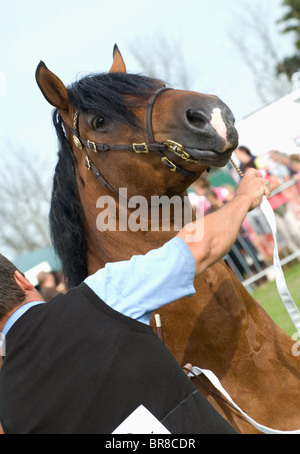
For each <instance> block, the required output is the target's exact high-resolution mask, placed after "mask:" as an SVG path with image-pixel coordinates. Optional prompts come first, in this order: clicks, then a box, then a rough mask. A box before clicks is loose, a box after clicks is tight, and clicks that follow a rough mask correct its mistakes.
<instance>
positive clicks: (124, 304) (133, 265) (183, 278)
mask: <svg viewBox="0 0 300 454" xmlns="http://www.w3.org/2000/svg"><path fill="white" fill-rule="evenodd" d="M195 273H196V263H195V259H194V257H193V255H192V253H191V251H190V249H189V248H188V246H187V245H186V243H185V242H184V241H183V240H182V239H181V238H179V237H175V238H173V239H172V240H170V241H168V242H167V243H166V244H165V245H164V246H162V247H161V248H159V249H154V250H152V251H150V252H148V253H147V254H146V255H136V256H133V257H132V258H131V259H130V260H128V261H123V262H116V263H108V264H107V265H106V266H105V267H104V268H102V269H100V270H99V271H97V272H96V273H95V274H93V275H92V276H89V277H88V278H87V279H86V280H85V283H86V284H87V285H88V286H89V287H90V288H91V289H92V290H93V291H94V292H95V293H96V294H97V295H98V296H99V297H100V298H101V299H102V300H103V301H104V302H105V303H106V304H107V305H109V306H110V307H111V308H113V309H114V310H116V311H118V312H121V313H122V314H123V315H126V316H128V317H131V318H133V319H136V320H138V321H140V322H143V323H147V324H149V322H150V315H151V313H152V312H153V311H155V310H156V309H158V308H160V307H162V306H164V305H165V304H168V303H171V302H172V301H175V300H178V299H180V298H182V297H184V296H192V295H194V294H195V293H196V291H195V288H194V279H195Z"/></svg>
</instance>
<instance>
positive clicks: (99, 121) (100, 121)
mask: <svg viewBox="0 0 300 454" xmlns="http://www.w3.org/2000/svg"><path fill="white" fill-rule="evenodd" d="M106 123H107V119H106V118H105V117H97V118H95V120H94V121H93V127H94V128H95V129H101V128H103V127H104V126H106Z"/></svg>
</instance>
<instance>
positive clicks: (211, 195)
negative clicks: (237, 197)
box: [205, 189, 223, 209]
mask: <svg viewBox="0 0 300 454" xmlns="http://www.w3.org/2000/svg"><path fill="white" fill-rule="evenodd" d="M205 197H206V198H207V200H208V201H209V203H210V204H211V206H212V208H215V209H218V208H221V207H222V206H223V202H222V201H221V200H219V198H218V196H217V194H216V193H215V191H213V190H212V189H208V190H207V191H206V193H205Z"/></svg>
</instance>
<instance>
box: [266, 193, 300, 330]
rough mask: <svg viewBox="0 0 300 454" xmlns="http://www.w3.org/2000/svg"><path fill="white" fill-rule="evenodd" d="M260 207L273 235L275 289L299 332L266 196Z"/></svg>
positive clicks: (298, 317) (298, 314)
mask: <svg viewBox="0 0 300 454" xmlns="http://www.w3.org/2000/svg"><path fill="white" fill-rule="evenodd" d="M260 208H261V210H262V212H263V214H264V215H265V218H266V219H267V221H268V224H269V225H270V228H271V231H272V235H273V240H274V252H273V266H274V272H275V278H276V285H277V290H278V293H279V295H280V298H281V300H282V302H283V304H284V306H285V308H286V310H287V312H288V314H289V316H290V318H291V320H292V322H293V323H294V325H295V328H296V330H297V331H298V333H300V312H299V310H298V308H297V306H296V304H295V302H294V300H293V298H292V297H291V295H290V292H289V291H288V288H287V285H286V281H285V278H284V274H283V271H282V268H281V264H280V259H279V256H278V246H277V227H276V219H275V215H274V212H273V209H272V207H271V205H270V203H269V201H268V200H267V199H266V197H263V200H262V202H261V205H260Z"/></svg>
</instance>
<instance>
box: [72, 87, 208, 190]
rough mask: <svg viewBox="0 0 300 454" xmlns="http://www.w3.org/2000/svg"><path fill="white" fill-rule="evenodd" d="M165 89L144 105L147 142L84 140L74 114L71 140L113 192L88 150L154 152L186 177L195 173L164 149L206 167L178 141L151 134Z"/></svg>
mask: <svg viewBox="0 0 300 454" xmlns="http://www.w3.org/2000/svg"><path fill="white" fill-rule="evenodd" d="M167 90H172V88H168V87H162V88H159V89H158V90H156V91H155V92H154V93H153V94H152V96H151V97H150V98H149V101H148V104H147V107H146V131H147V136H148V143H132V144H131V145H121V144H115V145H114V144H105V143H97V142H93V141H91V140H88V139H87V140H84V139H82V138H81V137H80V133H79V113H78V111H77V112H75V114H74V119H73V128H71V130H72V133H73V141H74V144H75V145H76V147H77V148H79V149H80V150H83V151H84V152H85V155H86V158H85V165H86V167H87V168H88V169H89V170H90V171H91V172H92V173H93V174H94V176H95V177H96V178H97V180H99V181H100V183H102V184H103V185H104V186H106V187H108V188H110V189H111V190H112V191H113V192H114V193H116V194H118V193H117V191H116V190H115V189H114V188H112V187H111V186H110V184H109V183H108V182H107V181H106V180H105V178H104V177H103V175H102V174H101V172H100V171H99V169H98V168H97V167H96V166H95V164H94V163H93V162H92V160H91V159H90V157H89V154H88V150H89V151H92V152H94V153H98V152H107V151H110V150H112V151H133V152H135V153H137V154H148V153H150V152H152V151H153V152H156V153H158V154H159V155H160V158H161V162H162V163H163V164H164V166H166V167H167V168H168V169H170V170H171V172H180V173H182V174H183V175H185V176H187V177H195V176H196V173H195V172H191V171H189V170H186V169H184V168H183V167H182V166H180V165H179V164H175V163H174V162H172V161H171V160H170V159H169V158H168V157H167V156H166V155H165V152H166V151H171V152H172V153H174V154H175V155H176V156H179V157H180V158H181V159H183V160H184V161H188V162H193V163H195V164H197V165H199V166H201V167H205V168H207V166H206V165H204V164H201V163H200V162H199V161H196V160H194V159H192V158H191V157H190V155H189V154H188V153H187V152H186V151H185V150H184V149H183V146H182V145H181V144H180V143H177V142H174V141H173V140H166V141H164V142H161V143H159V142H156V141H155V139H154V135H153V128H152V112H153V107H154V103H155V100H156V98H157V97H158V96H159V95H160V94H161V93H163V92H165V91H167Z"/></svg>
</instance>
